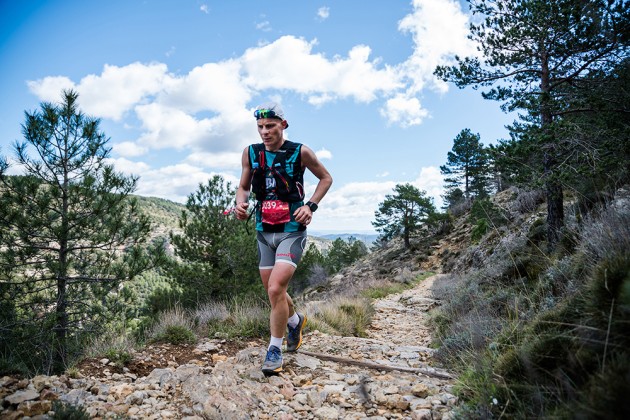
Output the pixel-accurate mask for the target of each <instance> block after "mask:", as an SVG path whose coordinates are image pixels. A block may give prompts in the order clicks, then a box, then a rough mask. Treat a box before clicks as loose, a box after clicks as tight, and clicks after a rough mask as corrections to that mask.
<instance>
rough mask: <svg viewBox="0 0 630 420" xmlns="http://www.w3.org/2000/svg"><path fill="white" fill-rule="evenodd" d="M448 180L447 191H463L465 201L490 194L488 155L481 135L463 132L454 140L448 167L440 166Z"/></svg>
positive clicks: (466, 130)
mask: <svg viewBox="0 0 630 420" xmlns="http://www.w3.org/2000/svg"><path fill="white" fill-rule="evenodd" d="M440 172H441V173H442V175H445V176H446V178H445V179H444V181H445V182H446V190H447V191H452V190H455V189H461V190H462V191H463V193H464V197H465V199H467V200H469V199H470V198H472V197H485V196H486V195H487V194H488V192H489V191H488V189H489V187H488V155H487V153H486V151H485V149H484V147H483V143H481V141H480V137H479V134H473V132H472V131H470V129H468V128H466V129H464V130H462V131H461V132H460V133H459V134H458V135H457V137H455V139H454V140H453V148H452V149H451V151H450V152H448V155H447V162H446V165H442V166H440Z"/></svg>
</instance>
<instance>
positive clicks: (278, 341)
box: [267, 335, 284, 350]
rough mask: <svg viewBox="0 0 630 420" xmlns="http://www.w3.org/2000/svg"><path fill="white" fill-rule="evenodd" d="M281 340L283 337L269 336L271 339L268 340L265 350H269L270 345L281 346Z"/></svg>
mask: <svg viewBox="0 0 630 420" xmlns="http://www.w3.org/2000/svg"><path fill="white" fill-rule="evenodd" d="M282 340H284V337H280V338H278V337H274V336H273V335H272V336H271V340H269V347H267V350H269V348H270V347H271V346H276V347H278V348H279V349H281V348H282Z"/></svg>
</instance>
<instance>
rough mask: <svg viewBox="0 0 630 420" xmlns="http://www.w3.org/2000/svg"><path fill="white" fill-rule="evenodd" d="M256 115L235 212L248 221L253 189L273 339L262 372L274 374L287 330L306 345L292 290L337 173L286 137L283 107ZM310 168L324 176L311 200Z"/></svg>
mask: <svg viewBox="0 0 630 420" xmlns="http://www.w3.org/2000/svg"><path fill="white" fill-rule="evenodd" d="M254 116H255V117H256V123H257V126H258V134H259V135H260V138H261V139H262V143H257V144H252V145H250V146H248V147H246V148H245V150H243V156H242V159H241V163H242V168H243V169H242V173H241V180H240V182H239V186H238V190H237V191H236V208H235V213H236V217H237V218H238V219H239V220H247V219H248V211H247V210H248V206H249V204H248V199H249V193H250V189H251V191H252V192H253V193H254V194H255V196H256V206H255V208H254V210H253V211H254V212H255V216H256V217H255V220H256V237H257V241H258V268H259V270H260V278H261V279H262V282H263V285H264V286H265V290H267V295H268V296H269V303H270V304H271V315H270V320H269V324H270V329H271V340H270V342H269V346H268V348H267V355H266V357H265V361H264V362H263V365H262V371H263V373H264V374H265V375H273V374H277V373H278V372H281V371H282V350H281V349H282V342H283V339H284V331H285V329H287V328H288V334H287V347H286V351H289V352H290V351H296V350H297V349H298V348H299V347H300V346H301V345H302V330H303V329H304V325H305V324H306V315H305V314H300V313H297V312H295V310H294V306H293V301H292V300H291V297H290V296H289V295H288V293H287V288H288V285H289V280H291V277H292V276H293V273H294V272H295V269H296V267H297V264H298V262H299V261H300V258H301V257H302V252H303V251H304V247H305V246H306V226H307V225H308V224H309V223H311V219H312V218H313V213H314V212H315V210H317V206H318V204H319V202H320V201H321V199H322V198H323V197H324V195H326V192H327V191H328V189H329V188H330V186H331V184H332V177H331V176H330V174H329V173H328V170H326V168H325V167H324V165H323V164H322V163H321V162H320V161H319V159H317V156H315V153H314V152H313V151H312V150H311V149H309V148H308V147H306V146H305V145H303V144H300V143H295V142H292V141H289V140H285V139H284V130H285V129H286V128H287V127H288V126H289V124H288V122H287V120H286V119H285V117H284V112H283V111H282V108H281V107H280V105H278V104H277V103H273V102H272V103H266V104H263V105H261V106H259V107H257V108H256V110H255V111H254ZM305 169H308V170H309V171H311V172H312V173H313V175H315V177H316V178H317V179H318V180H319V181H318V183H317V187H316V188H315V192H314V193H313V195H312V196H311V197H310V199H309V200H308V201H307V202H306V203H305V202H304V170H305Z"/></svg>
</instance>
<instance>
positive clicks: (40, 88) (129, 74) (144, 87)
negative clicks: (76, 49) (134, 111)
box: [28, 63, 168, 121]
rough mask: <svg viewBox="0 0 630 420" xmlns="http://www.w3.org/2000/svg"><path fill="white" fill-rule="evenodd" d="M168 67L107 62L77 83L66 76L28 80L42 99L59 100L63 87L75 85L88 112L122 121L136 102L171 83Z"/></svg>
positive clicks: (85, 110) (30, 86)
mask: <svg viewBox="0 0 630 420" xmlns="http://www.w3.org/2000/svg"><path fill="white" fill-rule="evenodd" d="M166 70H167V68H166V64H161V63H154V64H148V65H145V64H141V63H132V64H129V65H127V66H124V67H117V66H110V65H108V64H106V65H105V66H104V68H103V72H102V73H101V74H100V75H94V74H90V75H88V76H85V77H84V78H83V79H81V81H80V82H79V84H77V85H75V84H74V83H73V82H72V81H71V80H70V79H68V78H66V77H61V76H56V77H55V76H53V77H50V76H49V77H45V78H43V79H40V80H36V81H30V82H28V87H29V89H30V90H31V92H33V93H34V94H35V95H37V96H38V98H40V99H42V100H54V101H56V102H58V101H59V100H60V99H61V98H60V96H59V91H60V90H61V89H62V88H65V89H67V88H74V89H76V90H77V92H78V93H79V103H80V105H81V108H82V110H83V111H84V112H86V113H87V114H90V115H93V116H95V117H99V118H110V119H113V120H114V121H118V120H120V119H121V118H122V116H123V115H124V113H125V112H126V111H128V110H129V109H131V108H132V107H133V106H134V105H135V104H137V103H138V102H140V101H142V100H143V99H144V98H145V97H146V96H148V95H151V94H155V93H157V92H159V91H160V90H161V89H162V88H163V86H165V85H166V84H167V82H168V81H167V78H168V77H167V74H166ZM55 91H56V92H55Z"/></svg>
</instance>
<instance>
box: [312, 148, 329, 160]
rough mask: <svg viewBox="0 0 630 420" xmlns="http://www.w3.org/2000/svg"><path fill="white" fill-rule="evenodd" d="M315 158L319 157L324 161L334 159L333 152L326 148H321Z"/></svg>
mask: <svg viewBox="0 0 630 420" xmlns="http://www.w3.org/2000/svg"><path fill="white" fill-rule="evenodd" d="M315 156H317V158H318V159H320V160H322V159H332V152H331V151H330V150H327V149H325V148H321V149H320V150H318V151H317V152H315Z"/></svg>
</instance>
